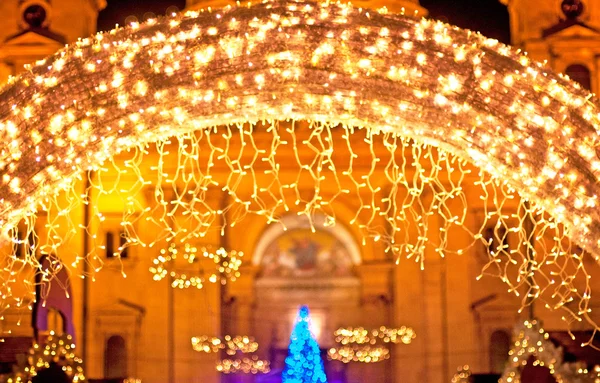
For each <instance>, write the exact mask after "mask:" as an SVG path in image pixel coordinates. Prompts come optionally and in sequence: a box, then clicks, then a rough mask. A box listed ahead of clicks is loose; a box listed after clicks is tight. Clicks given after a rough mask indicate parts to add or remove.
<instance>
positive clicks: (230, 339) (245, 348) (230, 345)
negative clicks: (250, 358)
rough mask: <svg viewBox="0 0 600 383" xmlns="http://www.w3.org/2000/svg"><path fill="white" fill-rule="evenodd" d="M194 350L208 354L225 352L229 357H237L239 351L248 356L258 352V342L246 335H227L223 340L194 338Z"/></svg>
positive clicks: (204, 336) (206, 337)
mask: <svg viewBox="0 0 600 383" xmlns="http://www.w3.org/2000/svg"><path fill="white" fill-rule="evenodd" d="M192 348H193V349H194V350H195V351H198V352H206V353H211V352H218V351H220V350H225V352H226V353H227V354H228V355H235V354H236V352H238V351H239V352H241V353H244V354H248V353H253V352H256V350H258V342H256V341H255V340H254V338H253V337H250V336H246V335H243V336H242V335H236V336H231V335H225V336H224V337H223V340H221V338H219V337H209V336H206V335H203V336H198V337H193V338H192Z"/></svg>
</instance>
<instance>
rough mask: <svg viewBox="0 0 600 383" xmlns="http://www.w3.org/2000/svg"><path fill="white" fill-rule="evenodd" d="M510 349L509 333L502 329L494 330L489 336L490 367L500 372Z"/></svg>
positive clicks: (494, 371)
mask: <svg viewBox="0 0 600 383" xmlns="http://www.w3.org/2000/svg"><path fill="white" fill-rule="evenodd" d="M509 351H510V335H508V333H507V332H506V331H504V330H498V331H494V332H493V333H492V336H491V338H490V369H491V370H492V372H493V373H495V374H502V372H503V371H504V366H505V365H506V361H507V360H508V352H509Z"/></svg>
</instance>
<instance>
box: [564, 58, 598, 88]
mask: <svg viewBox="0 0 600 383" xmlns="http://www.w3.org/2000/svg"><path fill="white" fill-rule="evenodd" d="M565 74H567V76H569V77H570V78H571V80H573V81H576V82H578V83H579V84H580V85H581V86H582V87H584V88H585V89H587V90H589V91H591V90H592V76H591V74H590V70H589V69H588V68H587V67H586V66H585V65H582V64H573V65H569V66H568V67H567V69H566V70H565Z"/></svg>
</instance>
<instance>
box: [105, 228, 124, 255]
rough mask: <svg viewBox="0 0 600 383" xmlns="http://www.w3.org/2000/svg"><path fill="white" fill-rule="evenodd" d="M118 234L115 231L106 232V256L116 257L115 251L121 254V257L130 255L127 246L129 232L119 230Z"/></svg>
mask: <svg viewBox="0 0 600 383" xmlns="http://www.w3.org/2000/svg"><path fill="white" fill-rule="evenodd" d="M118 233H119V235H118V236H116V235H115V232H113V231H107V232H106V258H114V257H115V253H116V254H120V257H121V258H127V257H128V256H129V249H128V248H127V247H125V246H126V245H127V233H125V232H124V231H120V232H118Z"/></svg>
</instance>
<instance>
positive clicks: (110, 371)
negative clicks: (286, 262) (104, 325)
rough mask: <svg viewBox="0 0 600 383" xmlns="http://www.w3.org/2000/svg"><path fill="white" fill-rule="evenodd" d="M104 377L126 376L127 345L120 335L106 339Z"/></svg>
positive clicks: (118, 377) (116, 377)
mask: <svg viewBox="0 0 600 383" xmlns="http://www.w3.org/2000/svg"><path fill="white" fill-rule="evenodd" d="M104 377H105V378H106V379H120V378H126V377H127V346H126V344H125V339H124V338H123V337H122V336H120V335H113V336H111V337H110V338H108V340H107V341H106V347H105V349H104Z"/></svg>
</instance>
